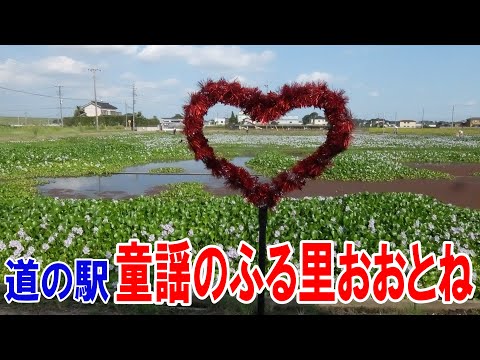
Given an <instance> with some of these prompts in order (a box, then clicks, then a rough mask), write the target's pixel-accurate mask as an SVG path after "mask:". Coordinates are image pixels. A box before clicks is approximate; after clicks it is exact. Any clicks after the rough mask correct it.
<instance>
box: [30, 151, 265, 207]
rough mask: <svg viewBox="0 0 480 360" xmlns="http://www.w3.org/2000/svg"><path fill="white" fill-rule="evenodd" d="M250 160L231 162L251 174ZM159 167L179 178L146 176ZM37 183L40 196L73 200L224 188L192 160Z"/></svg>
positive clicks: (167, 175)
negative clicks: (171, 188)
mask: <svg viewBox="0 0 480 360" xmlns="http://www.w3.org/2000/svg"><path fill="white" fill-rule="evenodd" d="M250 159H251V157H237V158H234V159H232V160H231V162H232V163H233V164H235V165H237V166H244V167H245V168H246V169H248V170H249V171H250V173H252V174H253V173H254V172H253V170H252V169H249V168H248V167H246V166H245V162H247V161H248V160H250ZM161 167H177V168H182V169H184V172H183V173H181V174H148V172H149V171H150V170H151V169H155V168H161ZM146 173H147V174H146ZM189 174H193V175H189ZM261 179H262V178H261ZM40 180H42V181H47V182H48V183H46V184H43V185H39V186H38V190H39V192H40V193H41V194H43V195H48V196H59V197H75V198H113V199H116V198H117V199H119V198H128V197H131V196H139V195H146V194H149V193H151V192H152V191H153V192H154V191H155V188H156V187H158V186H162V185H167V184H174V183H182V182H199V183H202V184H205V185H207V186H208V187H210V188H221V187H224V186H225V185H224V182H225V180H224V179H217V178H215V177H213V176H212V175H211V173H210V170H209V169H207V168H206V167H205V164H204V163H203V162H202V161H195V160H185V161H174V162H158V163H150V164H146V165H138V166H131V167H128V168H125V169H123V171H122V173H119V174H114V175H111V176H83V177H66V178H41V179H40Z"/></svg>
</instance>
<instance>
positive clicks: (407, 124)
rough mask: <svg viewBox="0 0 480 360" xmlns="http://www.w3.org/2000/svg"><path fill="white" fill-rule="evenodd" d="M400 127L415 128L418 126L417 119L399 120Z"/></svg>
mask: <svg viewBox="0 0 480 360" xmlns="http://www.w3.org/2000/svg"><path fill="white" fill-rule="evenodd" d="M399 127H400V128H415V127H417V122H416V121H415V120H400V121H399Z"/></svg>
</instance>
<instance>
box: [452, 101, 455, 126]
mask: <svg viewBox="0 0 480 360" xmlns="http://www.w3.org/2000/svg"><path fill="white" fill-rule="evenodd" d="M454 112H455V104H454V105H453V106H452V128H453V113H454Z"/></svg>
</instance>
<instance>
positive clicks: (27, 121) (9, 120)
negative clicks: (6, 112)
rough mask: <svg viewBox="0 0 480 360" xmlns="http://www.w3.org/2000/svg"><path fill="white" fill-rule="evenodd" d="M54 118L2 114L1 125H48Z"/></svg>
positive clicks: (0, 117)
mask: <svg viewBox="0 0 480 360" xmlns="http://www.w3.org/2000/svg"><path fill="white" fill-rule="evenodd" d="M52 121H53V119H50V118H32V117H27V118H25V117H23V116H20V117H17V116H0V125H27V126H28V125H48V124H49V123H51V122H52Z"/></svg>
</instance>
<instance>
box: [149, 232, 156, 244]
mask: <svg viewBox="0 0 480 360" xmlns="http://www.w3.org/2000/svg"><path fill="white" fill-rule="evenodd" d="M148 241H149V242H154V241H155V235H153V234H150V235H148Z"/></svg>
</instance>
